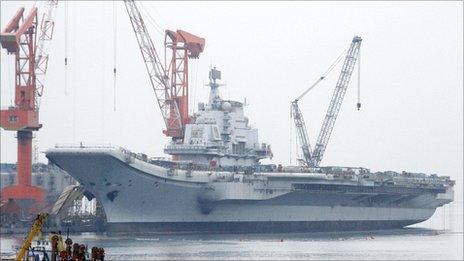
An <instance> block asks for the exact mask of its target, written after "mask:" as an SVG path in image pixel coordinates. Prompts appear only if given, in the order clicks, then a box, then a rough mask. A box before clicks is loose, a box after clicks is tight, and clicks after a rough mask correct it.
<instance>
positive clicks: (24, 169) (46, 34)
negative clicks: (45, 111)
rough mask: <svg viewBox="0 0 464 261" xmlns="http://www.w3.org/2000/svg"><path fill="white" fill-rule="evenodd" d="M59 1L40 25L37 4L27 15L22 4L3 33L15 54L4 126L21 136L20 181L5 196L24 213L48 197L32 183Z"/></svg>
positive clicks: (1, 119) (52, 0) (0, 120)
mask: <svg viewBox="0 0 464 261" xmlns="http://www.w3.org/2000/svg"><path fill="white" fill-rule="evenodd" d="M57 3H58V1H57V0H49V1H47V2H46V3H45V12H44V14H43V16H42V20H41V23H40V25H39V24H38V18H37V16H38V10H37V7H33V8H32V9H31V11H30V12H29V14H28V15H27V16H25V14H24V11H25V9H24V7H22V8H20V9H19V10H18V11H17V13H16V14H15V15H14V16H13V18H12V19H11V20H10V21H9V22H8V24H7V25H6V27H5V29H4V30H3V31H2V32H1V33H0V43H1V45H2V47H3V48H4V49H6V51H7V52H8V54H14V55H15V102H14V106H11V107H9V108H8V109H3V110H1V111H0V126H1V127H2V128H4V129H5V130H10V131H16V132H17V139H18V165H17V172H18V176H17V177H18V178H17V184H16V185H13V186H10V187H5V188H4V189H3V190H2V193H1V196H2V198H8V199H14V200H17V201H19V203H20V204H19V205H20V206H22V212H23V214H27V211H28V206H30V205H31V204H32V203H34V202H36V203H41V202H43V200H44V193H43V191H42V189H40V188H38V187H34V186H31V176H32V138H33V131H37V130H39V129H40V128H41V127H42V124H40V123H39V106H40V97H41V96H42V94H43V88H44V79H45V75H46V72H47V65H48V47H49V44H50V41H51V39H52V37H53V29H54V20H53V10H54V9H55V7H56V5H57Z"/></svg>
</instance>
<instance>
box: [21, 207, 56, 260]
mask: <svg viewBox="0 0 464 261" xmlns="http://www.w3.org/2000/svg"><path fill="white" fill-rule="evenodd" d="M48 216H49V215H48V214H47V213H40V214H38V215H37V218H36V219H35V220H34V223H33V224H32V227H31V231H29V233H28V234H27V237H26V238H25V239H24V242H23V244H22V245H21V248H20V249H19V251H18V254H17V256H16V259H15V260H17V261H21V260H24V257H26V253H27V251H28V250H29V248H30V247H31V243H32V240H34V238H35V237H36V236H38V235H39V234H40V232H41V231H42V226H43V224H44V223H45V221H46V219H47V217H48Z"/></svg>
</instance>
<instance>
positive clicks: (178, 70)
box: [124, 0, 205, 140]
mask: <svg viewBox="0 0 464 261" xmlns="http://www.w3.org/2000/svg"><path fill="white" fill-rule="evenodd" d="M124 3H125V6H126V9H127V13H128V15H129V18H130V21H131V24H132V28H133V29H134V33H135V36H136V38H137V42H138V44H139V48H140V52H141V53H142V57H143V61H144V63H145V67H146V69H147V73H148V77H149V79H150V83H151V85H152V87H153V90H154V92H155V95H156V99H157V101H158V105H159V107H160V109H161V114H162V116H163V120H164V122H165V125H166V130H164V131H163V133H164V134H165V135H166V136H168V137H172V138H173V139H175V140H182V139H183V138H184V127H185V124H187V123H189V121H190V117H189V115H188V106H189V101H188V60H189V58H192V59H196V58H199V56H200V53H202V52H203V49H204V47H205V39H204V38H201V37H198V36H195V35H193V34H190V33H188V32H185V31H182V30H177V31H175V32H174V31H170V30H166V35H165V41H164V46H165V55H168V52H169V51H168V49H170V53H171V57H170V58H169V59H168V58H165V64H164V65H163V64H162V63H161V60H160V59H159V56H158V54H157V52H156V49H155V46H154V44H153V41H152V39H151V37H150V35H149V33H148V30H147V27H146V26H145V22H144V20H143V18H142V15H141V14H140V11H139V8H138V7H137V5H136V3H135V2H134V1H133V0H124Z"/></svg>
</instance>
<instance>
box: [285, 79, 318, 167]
mask: <svg viewBox="0 0 464 261" xmlns="http://www.w3.org/2000/svg"><path fill="white" fill-rule="evenodd" d="M324 78H325V76H321V77H320V78H319V79H318V80H317V81H316V82H315V83H314V84H313V85H311V86H310V87H309V88H308V89H307V90H306V91H304V92H303V93H302V94H301V95H300V96H298V98H296V99H295V100H294V101H293V102H292V108H291V117H292V118H293V121H294V122H295V127H296V131H297V133H298V140H299V142H300V144H301V150H302V151H303V160H301V161H300V162H301V163H303V164H304V165H307V166H309V167H313V166H312V163H311V162H312V160H311V158H312V157H311V154H312V151H311V145H310V143H309V137H308V131H307V129H306V124H305V122H304V118H303V114H302V113H301V110H300V107H299V106H298V101H299V100H300V99H301V98H303V97H304V96H305V95H306V94H307V93H308V92H309V91H310V90H311V89H313V88H314V87H315V86H316V85H317V84H318V83H320V82H321V81H322V80H324Z"/></svg>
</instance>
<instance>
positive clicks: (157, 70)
mask: <svg viewBox="0 0 464 261" xmlns="http://www.w3.org/2000/svg"><path fill="white" fill-rule="evenodd" d="M124 4H125V6H126V10H127V13H128V15H129V18H130V22H131V24H132V29H133V30H134V33H135V36H136V38H137V42H138V44H139V48H140V52H141V53H142V57H143V61H144V63H145V67H146V69H147V73H148V77H149V79H150V83H151V86H152V88H153V90H154V92H155V95H156V99H157V101H158V105H159V107H160V110H161V114H162V116H163V120H164V123H165V124H166V129H167V130H168V131H169V130H175V131H174V132H177V133H176V134H174V136H177V135H179V134H180V133H182V122H181V117H180V113H179V108H178V107H177V103H176V102H175V101H174V100H173V99H172V97H171V86H170V83H169V77H168V76H167V74H166V71H165V69H164V66H163V64H162V63H161V60H160V59H159V56H158V54H157V52H156V49H155V46H154V44H153V41H152V39H151V37H150V35H149V33H148V30H147V27H146V26H145V22H144V20H143V18H142V15H141V14H140V11H139V8H138V7H137V5H136V3H135V2H134V0H124Z"/></svg>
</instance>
